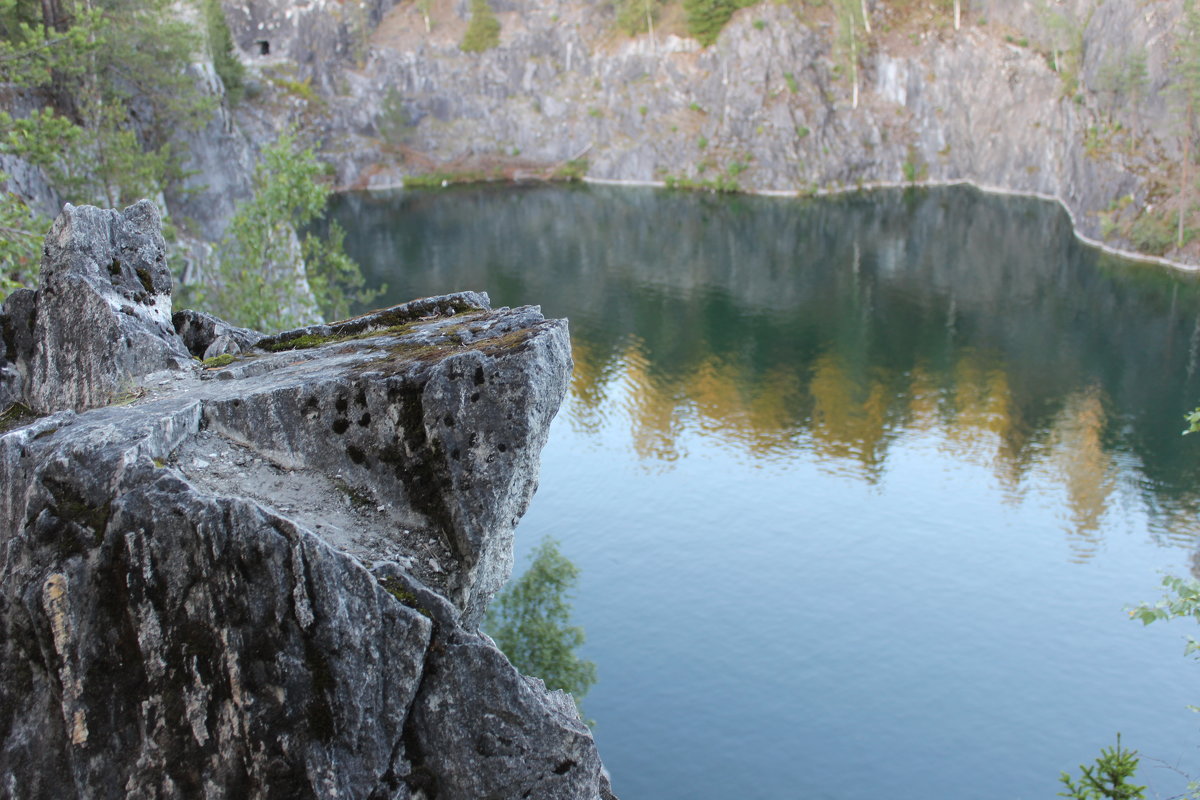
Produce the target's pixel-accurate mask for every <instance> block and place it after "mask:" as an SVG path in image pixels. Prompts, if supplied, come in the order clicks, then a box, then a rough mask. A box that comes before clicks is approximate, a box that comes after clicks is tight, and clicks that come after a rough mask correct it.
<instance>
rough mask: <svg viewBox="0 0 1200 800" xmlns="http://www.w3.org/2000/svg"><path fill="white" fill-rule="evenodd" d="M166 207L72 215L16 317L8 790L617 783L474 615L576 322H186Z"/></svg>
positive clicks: (565, 788)
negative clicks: (268, 329) (283, 326)
mask: <svg viewBox="0 0 1200 800" xmlns="http://www.w3.org/2000/svg"><path fill="white" fill-rule="evenodd" d="M158 222H159V221H158V215H157V212H156V210H155V208H154V206H153V205H152V204H150V203H149V202H145V201H143V202H142V203H139V204H138V205H136V206H133V207H131V208H129V209H126V210H125V211H124V212H122V213H118V212H115V211H101V210H100V209H96V208H91V207H78V208H76V207H71V206H68V207H67V208H66V210H65V211H64V213H63V215H62V216H61V217H60V218H59V220H58V221H57V222H56V223H55V226H54V229H53V230H52V231H51V235H50V237H49V239H48V244H47V248H46V257H45V260H44V262H43V265H42V276H41V282H40V285H39V288H38V289H37V291H32V290H21V291H18V292H16V293H14V294H13V295H11V296H10V297H9V298H8V299H7V300H6V301H5V303H4V305H3V306H2V310H0V331H2V332H3V338H2V339H0V486H3V487H4V492H3V493H0V795H2V796H4V797H6V798H13V800H23V799H29V800H33V799H34V798H48V797H54V798H89V800H91V799H93V798H201V797H203V798H214V800H215V798H231V797H239V798H241V797H245V798H281V799H282V798H287V799H288V800H294V799H295V798H334V797H342V798H397V799H402V798H413V800H419V799H422V798H424V799H425V800H432V798H435V797H436V798H439V799H440V800H447V799H449V800H453V799H455V798H459V799H460V800H475V799H476V798H481V797H505V798H508V797H529V798H542V800H565V799H569V798H579V799H580V800H604V799H605V798H611V797H612V795H611V791H610V789H609V784H608V779H607V776H606V774H605V772H604V770H603V767H602V766H601V763H600V759H599V756H598V755H597V753H596V748H595V744H594V742H593V740H592V737H591V734H590V732H589V731H588V728H587V726H586V725H584V724H583V723H582V722H581V721H580V719H579V716H578V712H577V711H576V709H575V705H574V702H573V701H572V700H571V698H570V697H569V696H567V695H566V694H564V693H562V692H551V691H547V689H546V687H545V686H544V685H543V684H542V683H541V681H539V680H536V679H532V678H526V677H524V676H521V675H520V674H518V673H517V671H516V670H515V669H514V668H513V667H512V666H511V665H510V664H509V663H508V660H507V659H506V658H505V657H504V656H503V654H501V653H500V652H499V651H498V650H497V649H496V648H495V646H494V645H493V643H492V642H491V640H490V639H488V638H487V637H486V636H485V635H483V634H481V633H479V632H478V630H477V628H476V623H477V621H478V619H479V617H480V615H481V613H482V611H483V608H484V607H485V605H486V603H487V601H488V599H489V598H490V597H491V595H492V594H493V593H494V592H495V591H496V590H497V589H498V588H499V587H500V585H501V584H502V583H503V582H504V581H505V580H506V579H507V577H508V575H509V573H510V571H511V567H512V534H513V527H514V526H515V524H516V522H517V520H518V519H519V518H520V516H521V515H522V514H523V513H524V510H525V508H526V506H527V504H528V502H529V500H530V497H531V496H532V494H533V491H534V488H535V486H536V479H537V468H538V457H539V453H540V451H541V448H542V446H543V444H544V443H545V439H546V435H547V429H548V426H549V423H550V420H551V419H552V418H553V416H554V414H555V413H556V411H557V409H558V406H559V404H560V403H561V401H562V398H563V396H564V395H565V392H566V388H567V383H568V380H569V377H570V372H571V357H570V349H569V341H568V334H567V327H566V322H565V321H564V320H546V319H544V318H542V316H541V314H540V313H538V311H537V309H535V308H520V309H507V308H502V309H492V308H490V306H489V303H488V300H487V297H486V296H485V295H479V294H475V293H471V292H465V293H460V294H456V295H449V296H444V297H436V298H429V299H426V300H419V301H414V302H412V303H408V304H405V305H402V306H396V307H394V308H391V309H387V310H385V311H380V312H374V313H372V314H369V315H366V316H363V317H358V318H355V319H352V320H348V321H345V322H342V323H337V324H334V325H328V326H318V327H313V328H307V329H302V330H298V331H291V332H287V333H283V334H277V335H274V336H269V337H267V336H264V335H263V334H261V333H257V332H254V331H248V330H244V329H237V328H232V327H230V326H228V325H226V324H225V323H222V322H221V321H220V320H217V319H215V318H213V317H210V316H208V315H204V314H199V313H196V312H189V311H181V312H175V313H174V314H172V310H171V300H170V292H169V288H170V282H169V277H168V276H167V275H166V272H165V266H164V256H165V252H164V245H163V239H162V235H161V233H160V231H159V226H158ZM163 280H166V281H167V282H166V283H165V284H164V283H163V282H162V281H163ZM193 355H196V356H199V355H205V356H208V357H210V358H211V357H215V356H224V358H221V359H219V360H218V361H216V362H209V365H208V366H207V367H206V366H204V365H202V364H201V363H200V362H198V361H194V360H193V359H192V356H193ZM214 364H215V365H214ZM217 365H219V366H217ZM14 403H15V404H20V405H13V404H14Z"/></svg>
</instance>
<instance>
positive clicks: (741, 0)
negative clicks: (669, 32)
mask: <svg viewBox="0 0 1200 800" xmlns="http://www.w3.org/2000/svg"><path fill="white" fill-rule="evenodd" d="M751 5H754V2H753V0H683V11H684V13H685V14H686V15H687V29H688V33H690V34H691V35H692V36H694V37H696V39H697V40H698V41H699V42H700V44H702V45H704V46H705V47H708V46H709V45H711V44H712V43H714V42H715V41H717V36H719V35H720V33H721V29H722V28H724V27H725V23H727V22H729V18H730V17H732V16H733V12H735V11H737V10H738V9H739V8H745V7H747V6H751Z"/></svg>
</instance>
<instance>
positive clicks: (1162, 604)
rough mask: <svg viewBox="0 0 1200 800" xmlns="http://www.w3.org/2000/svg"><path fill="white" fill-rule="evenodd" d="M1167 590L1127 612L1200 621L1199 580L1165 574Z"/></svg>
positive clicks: (1198, 414)
mask: <svg viewBox="0 0 1200 800" xmlns="http://www.w3.org/2000/svg"><path fill="white" fill-rule="evenodd" d="M1187 421H1188V429H1187V430H1185V431H1184V433H1185V434H1188V433H1195V432H1196V431H1197V430H1200V409H1197V410H1196V411H1193V412H1191V413H1190V414H1188V415H1187ZM1162 584H1163V586H1164V587H1165V588H1166V590H1167V596H1166V597H1164V598H1163V599H1161V600H1159V601H1158V602H1157V603H1155V604H1154V605H1150V604H1149V603H1142V604H1141V605H1139V606H1137V607H1136V608H1134V609H1132V610H1131V611H1130V612H1129V616H1130V617H1132V618H1133V619H1136V620H1140V621H1141V623H1142V624H1143V625H1149V624H1150V623H1151V622H1156V621H1158V620H1164V619H1179V618H1182V617H1191V618H1192V619H1194V620H1196V622H1200V581H1197V580H1191V579H1186V578H1179V577H1176V576H1174V575H1167V576H1165V577H1164V578H1163V580H1162ZM1187 652H1189V653H1194V652H1200V643H1197V641H1196V640H1195V639H1192V638H1190V637H1189V638H1188V647H1187Z"/></svg>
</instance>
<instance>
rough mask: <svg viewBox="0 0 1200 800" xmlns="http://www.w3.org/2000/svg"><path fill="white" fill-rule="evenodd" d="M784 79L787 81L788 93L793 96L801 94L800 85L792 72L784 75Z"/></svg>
mask: <svg viewBox="0 0 1200 800" xmlns="http://www.w3.org/2000/svg"><path fill="white" fill-rule="evenodd" d="M783 79H784V80H785V81H787V87H788V91H789V92H791V93H792V94H799V93H800V84H798V83H797V82H796V76H795V75H794V74H793V73H791V72H785V73H783Z"/></svg>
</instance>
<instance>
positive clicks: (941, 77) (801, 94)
mask: <svg viewBox="0 0 1200 800" xmlns="http://www.w3.org/2000/svg"><path fill="white" fill-rule="evenodd" d="M494 5H495V6H496V10H497V12H498V16H499V18H500V21H501V26H502V33H501V42H500V45H499V47H497V48H495V49H492V50H488V51H486V52H484V53H478V54H476V53H463V52H462V51H461V49H460V48H459V46H458V45H459V39H460V38H461V31H462V26H461V25H460V24H458V23H459V22H460V20H458V19H450V20H448V21H443V23H442V24H441V25H440V26H439V25H434V26H433V29H432V31H429V32H426V30H425V26H424V24H423V22H422V20H421V16H420V12H419V9H417V8H416V7H415V6H412V5H400V6H396V7H395V8H393V9H392V10H391V11H390V12H389V13H388V14H387V15H386V17H385V18H384V21H383V23H382V24H381V26H380V28H379V30H378V31H377V32H376V33H375V35H374V36H373V38H372V44H373V47H372V48H371V50H370V54H369V58H368V59H367V61H366V63H365V67H364V68H363V69H361V70H357V71H355V72H354V73H353V75H352V79H349V80H347V81H346V82H345V84H344V86H343V91H342V92H341V93H340V94H338V95H334V96H331V98H330V102H331V112H332V114H331V116H332V122H331V127H332V129H334V130H338V131H340V132H342V134H343V135H342V136H339V137H338V144H337V146H336V147H333V148H330V149H329V151H328V153H327V155H328V157H330V158H331V159H332V160H334V161H335V163H336V164H337V166H338V170H339V181H340V182H341V183H342V184H343V185H346V186H351V185H354V186H374V185H376V184H377V182H379V181H380V180H381V179H382V180H388V179H389V178H388V176H390V180H392V181H393V182H394V181H395V180H396V179H397V176H400V175H402V174H403V173H404V172H406V171H411V170H413V165H425V167H422V168H426V167H428V165H429V164H438V165H449V168H450V169H453V168H454V166H455V165H467V166H468V167H470V166H473V165H478V164H483V165H485V168H491V166H490V165H496V164H501V165H507V166H508V167H510V170H511V171H513V172H514V173H516V174H519V173H520V172H521V170H522V169H524V168H526V167H528V168H529V169H530V170H531V171H532V170H534V169H535V168H536V167H537V166H539V165H541V166H545V165H550V164H558V163H562V162H563V161H565V160H567V159H571V158H574V157H577V156H580V155H584V156H585V157H586V158H587V159H588V161H589V165H588V176H589V177H590V178H592V179H597V180H609V181H632V182H652V181H663V180H665V179H666V178H667V177H675V178H684V179H688V180H693V181H705V180H711V179H713V178H716V177H725V178H727V179H736V181H737V183H738V184H739V185H740V187H741V188H743V189H748V190H754V191H761V192H778V193H799V194H808V193H814V192H824V191H835V190H840V189H846V188H854V187H857V186H860V185H870V184H875V183H908V182H910V181H929V182H956V181H970V182H973V183H976V184H978V185H981V186H984V187H986V188H994V189H1001V190H1006V191H1017V192H1023V193H1035V194H1042V195H1047V196H1051V197H1056V198H1058V199H1059V200H1061V201H1062V202H1063V203H1064V205H1066V207H1067V208H1068V210H1069V211H1071V213H1072V215H1073V218H1074V221H1075V226H1076V228H1077V229H1078V230H1079V231H1080V232H1082V233H1083V234H1085V235H1087V236H1089V237H1092V238H1096V239H1100V238H1103V237H1102V234H1104V233H1106V232H1107V233H1108V234H1109V236H1112V237H1116V236H1118V234H1116V233H1114V232H1113V231H1115V230H1118V229H1119V228H1117V227H1115V226H1114V227H1113V229H1112V230H1111V231H1108V230H1106V228H1105V225H1104V218H1103V217H1102V216H1101V215H1103V214H1112V213H1114V212H1115V211H1121V209H1123V208H1127V209H1128V210H1127V211H1123V212H1121V213H1123V214H1124V215H1125V216H1123V217H1119V218H1118V219H1119V220H1123V221H1125V222H1129V221H1130V220H1129V219H1128V217H1130V216H1131V215H1133V214H1135V213H1136V212H1137V211H1138V210H1139V209H1141V208H1143V207H1144V206H1145V205H1147V204H1154V203H1159V202H1161V200H1162V198H1161V194H1162V191H1163V190H1162V189H1161V187H1162V186H1165V185H1174V184H1172V183H1171V181H1172V180H1176V179H1175V178H1174V177H1171V176H1173V175H1174V166H1173V165H1174V164H1177V163H1178V161H1179V159H1180V157H1181V155H1180V152H1179V146H1178V141H1179V139H1178V136H1177V135H1176V133H1174V131H1176V130H1177V127H1173V126H1175V122H1174V121H1173V120H1174V119H1175V116H1173V115H1174V114H1175V111H1173V110H1172V106H1171V104H1170V102H1169V97H1170V91H1169V85H1170V83H1171V80H1172V77H1171V75H1172V70H1173V69H1174V62H1175V60H1176V59H1175V56H1174V54H1173V53H1174V51H1173V47H1174V42H1175V40H1176V37H1177V33H1178V31H1179V30H1180V29H1181V22H1180V19H1181V13H1182V2H1181V0H1153V2H1149V3H1130V2H1128V1H1127V0H1070V2H1066V3H1056V4H1052V7H1053V8H1054V9H1055V11H1056V12H1061V13H1070V14H1072V15H1073V18H1074V19H1075V20H1078V21H1079V23H1078V24H1079V26H1080V35H1081V37H1082V46H1081V48H1080V49H1081V51H1082V54H1083V55H1082V63H1081V65H1080V69H1079V78H1080V79H1079V80H1078V82H1072V79H1071V78H1069V77H1068V76H1067V75H1066V74H1060V73H1056V72H1055V71H1053V69H1052V68H1051V65H1050V63H1049V61H1048V58H1047V56H1046V55H1045V53H1046V52H1048V47H1047V45H1046V44H1045V43H1044V42H1043V41H1042V39H1044V37H1045V36H1046V35H1049V34H1048V33H1047V27H1046V24H1045V23H1044V21H1043V20H1042V19H1041V18H1040V17H1039V14H1040V13H1042V12H1040V11H1039V7H1041V6H1044V4H1038V3H1034V2H1029V1H1027V0H1020V2H1011V1H1010V0H988V1H987V2H982V1H981V2H977V3H971V4H964V5H967V6H969V7H968V8H967V9H966V11H965V12H964V18H963V22H964V25H963V28H962V30H960V31H955V30H953V28H951V27H947V23H948V22H949V18H948V17H947V16H945V15H943V16H942V18H941V24H930V25H929V26H928V27H927V28H924V29H921V30H920V33H919V34H918V33H913V34H912V35H911V36H910V35H909V34H908V32H904V33H901V32H898V31H897V32H893V33H890V34H889V33H888V32H887V31H886V28H887V27H888V25H889V23H892V22H894V20H892V14H893V10H892V9H891V8H890V5H891V4H888V3H883V2H880V3H873V4H872V5H873V7H874V16H875V18H876V31H875V37H874V39H873V40H872V43H871V46H870V48H869V51H868V52H867V53H866V54H864V55H863V56H862V58H861V59H860V84H861V91H860V102H859V104H858V106H857V107H855V106H854V105H853V103H852V98H851V91H850V81H849V80H848V79H847V77H846V76H845V75H844V74H842V73H843V72H844V68H842V67H841V66H840V65H839V60H840V59H839V56H838V54H837V52H836V51H835V48H834V47H833V39H834V33H835V26H834V25H833V24H832V23H831V21H830V19H831V18H830V17H828V16H825V15H823V14H821V13H820V12H818V11H815V10H813V9H807V10H798V9H793V8H791V7H789V6H786V5H778V4H771V3H760V4H758V5H755V6H753V7H751V8H747V9H743V10H741V11H739V12H738V13H736V14H735V15H734V16H733V18H732V19H731V20H730V22H729V24H728V25H727V26H726V28H725V29H724V31H723V32H722V34H721V36H720V38H719V39H718V40H717V42H716V43H715V44H714V45H712V46H710V47H708V48H700V46H699V45H698V43H697V42H695V41H694V40H691V39H684V38H679V37H676V36H671V35H667V36H664V35H662V34H661V33H659V34H657V35H656V36H654V37H651V36H640V37H637V38H632V39H631V38H627V37H625V36H624V35H623V34H616V33H614V32H613V30H612V26H613V20H612V17H611V13H606V12H605V10H604V7H601V6H596V5H594V4H580V3H567V2H560V3H534V2H529V0H510V1H509V2H505V3H503V4H494ZM930 8H932V6H931V7H930ZM456 10H457V13H458V16H459V17H464V16H465V13H466V5H465V4H459V6H457V7H456ZM930 13H931V14H932V13H934V12H930ZM1010 26H1011V27H1010ZM1022 31H1024V32H1026V33H1022ZM1014 34H1015V35H1014ZM1026 34H1027V35H1026ZM1006 35H1007V37H1008V38H1007V39H1006V38H1005V36H1006ZM1022 41H1023V42H1025V45H1020V44H1018V42H1022ZM1138 54H1144V56H1145V64H1146V68H1147V79H1146V85H1145V87H1144V88H1143V89H1142V90H1141V91H1139V92H1137V93H1136V94H1135V95H1132V96H1123V97H1121V98H1120V101H1119V102H1118V101H1117V99H1116V98H1115V97H1114V96H1113V95H1112V93H1111V92H1108V91H1107V90H1106V89H1105V88H1104V80H1105V79H1104V77H1103V73H1104V71H1105V70H1106V69H1111V68H1112V66H1113V65H1114V64H1116V65H1120V64H1122V63H1126V60H1127V59H1128V58H1130V57H1133V56H1137V55H1138ZM392 89H395V90H398V91H399V92H400V93H401V96H402V98H403V105H404V110H405V113H406V115H407V117H408V119H409V120H411V123H412V124H411V126H410V128H409V129H408V130H407V132H405V133H404V134H403V141H402V142H391V143H390V144H391V145H392V148H391V151H393V152H394V151H395V150H396V149H397V148H398V147H399V149H400V150H401V151H402V152H404V153H406V154H407V155H406V156H405V159H406V160H405V161H404V162H403V163H396V162H389V160H388V156H387V153H388V152H389V149H388V148H385V147H381V146H380V138H379V137H380V136H382V132H383V126H382V125H381V124H380V121H381V120H382V119H383V118H384V111H383V103H384V101H385V99H386V98H387V97H388V93H389V91H390V90H392ZM1116 122H1120V123H1122V125H1123V126H1124V127H1123V128H1121V129H1116V128H1114V125H1115V123H1116ZM373 123H374V124H373ZM372 127H374V128H375V129H374V130H372ZM1130 131H1132V134H1131V133H1130ZM393 135H394V134H393ZM401 145H402V147H400V146H401ZM414 151H415V152H416V153H417V154H419V155H420V156H422V158H413V157H412V155H413V153H414ZM366 154H374V157H375V159H376V161H377V162H378V163H371V161H370V160H369V159H368V158H367V155H366ZM516 154H519V157H517V155H516ZM1176 182H1177V181H1176ZM1126 197H1130V198H1132V202H1131V203H1128V201H1124V200H1122V198H1126ZM1124 203H1127V205H1122V204H1124ZM1117 206H1120V208H1118V207H1117ZM1112 243H1113V244H1114V245H1117V246H1123V247H1130V246H1131V245H1130V244H1129V242H1126V241H1123V240H1121V239H1119V238H1113V239H1112ZM1170 255H1171V256H1172V257H1173V258H1176V259H1181V260H1192V261H1194V260H1195V258H1196V254H1195V253H1194V252H1192V251H1185V252H1176V253H1171V254H1170Z"/></svg>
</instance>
